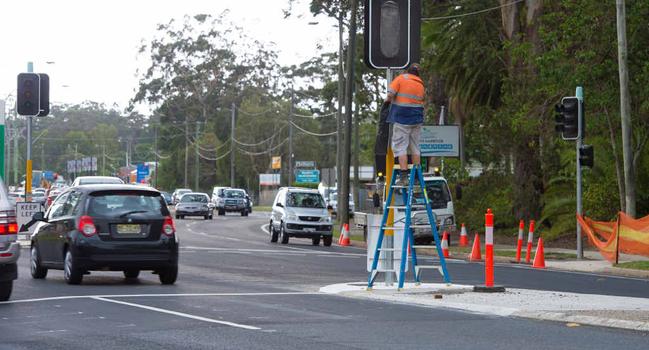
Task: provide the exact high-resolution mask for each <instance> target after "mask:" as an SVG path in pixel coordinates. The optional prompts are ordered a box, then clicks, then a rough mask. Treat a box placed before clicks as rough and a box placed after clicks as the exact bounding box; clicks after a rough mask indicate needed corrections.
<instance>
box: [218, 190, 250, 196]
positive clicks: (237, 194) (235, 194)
mask: <svg viewBox="0 0 649 350" xmlns="http://www.w3.org/2000/svg"><path fill="white" fill-rule="evenodd" d="M245 196H246V195H245V194H244V193H243V191H228V190H226V191H225V192H224V193H223V197H225V198H243V197H245Z"/></svg>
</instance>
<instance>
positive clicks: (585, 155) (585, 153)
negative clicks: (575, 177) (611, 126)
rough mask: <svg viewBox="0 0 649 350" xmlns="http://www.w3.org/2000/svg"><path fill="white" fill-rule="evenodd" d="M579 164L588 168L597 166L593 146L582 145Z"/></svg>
mask: <svg viewBox="0 0 649 350" xmlns="http://www.w3.org/2000/svg"><path fill="white" fill-rule="evenodd" d="M579 164H581V166H587V167H589V168H592V167H593V165H594V164H595V154H594V152H593V146H591V145H582V146H581V147H580V148H579Z"/></svg>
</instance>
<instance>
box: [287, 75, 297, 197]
mask: <svg viewBox="0 0 649 350" xmlns="http://www.w3.org/2000/svg"><path fill="white" fill-rule="evenodd" d="M294 104H295V90H293V87H291V107H290V108H289V111H288V185H289V186H292V185H293V105H294Z"/></svg>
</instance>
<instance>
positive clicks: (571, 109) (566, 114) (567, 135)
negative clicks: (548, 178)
mask: <svg viewBox="0 0 649 350" xmlns="http://www.w3.org/2000/svg"><path fill="white" fill-rule="evenodd" d="M583 105H584V104H583V102H581V101H580V100H579V98H577V97H564V98H563V99H561V103H560V104H558V105H556V106H554V110H555V111H556V113H557V114H556V115H555V116H554V121H555V125H554V129H555V130H556V131H557V132H560V133H561V137H562V138H563V139H564V140H576V139H578V138H580V137H581V138H582V139H583V137H584V125H583V124H584V123H583V120H584V119H583V113H584V111H583ZM580 109H581V111H580ZM580 113H581V119H582V122H581V132H579V125H580V123H579V117H580Z"/></svg>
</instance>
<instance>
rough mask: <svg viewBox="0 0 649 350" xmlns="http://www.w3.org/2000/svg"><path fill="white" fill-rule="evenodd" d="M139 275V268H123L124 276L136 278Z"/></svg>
mask: <svg viewBox="0 0 649 350" xmlns="http://www.w3.org/2000/svg"><path fill="white" fill-rule="evenodd" d="M139 275H140V270H135V269H129V270H124V277H125V278H137V277H138V276H139Z"/></svg>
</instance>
